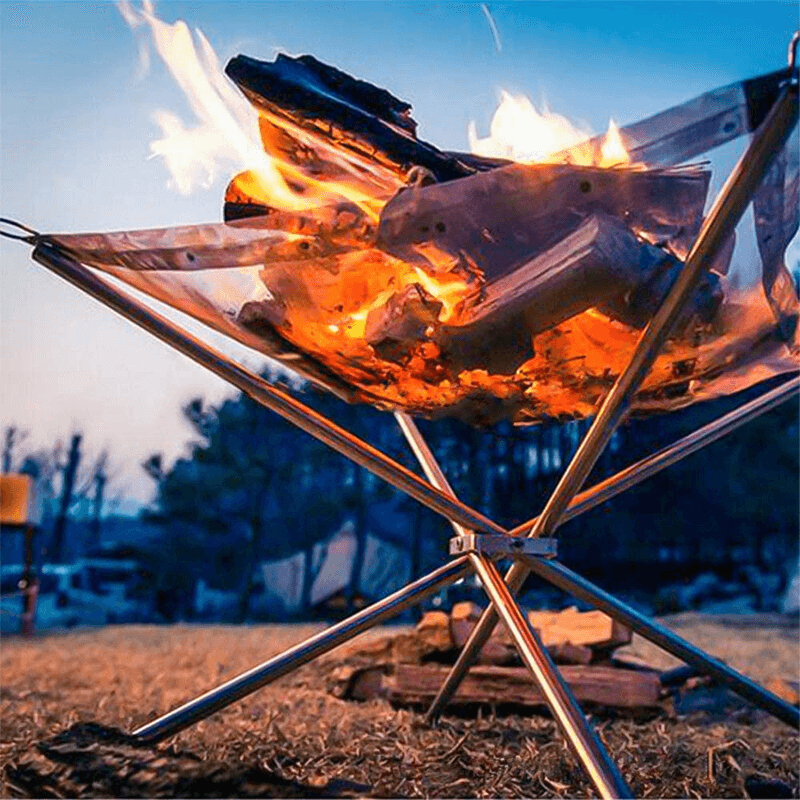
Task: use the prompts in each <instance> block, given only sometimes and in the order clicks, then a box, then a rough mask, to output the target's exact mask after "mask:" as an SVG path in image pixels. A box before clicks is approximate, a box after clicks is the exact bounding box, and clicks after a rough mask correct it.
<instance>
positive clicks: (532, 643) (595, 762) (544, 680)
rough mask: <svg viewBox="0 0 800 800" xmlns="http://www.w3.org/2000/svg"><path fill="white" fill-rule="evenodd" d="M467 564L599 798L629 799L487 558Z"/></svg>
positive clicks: (472, 559)
mask: <svg viewBox="0 0 800 800" xmlns="http://www.w3.org/2000/svg"><path fill="white" fill-rule="evenodd" d="M470 563H471V564H472V567H473V569H474V570H475V572H476V574H477V575H478V577H479V578H480V580H481V583H482V584H483V589H484V591H485V592H486V594H487V595H488V597H489V599H490V600H491V601H492V606H493V607H494V608H496V609H497V610H498V611H499V613H500V617H501V618H502V620H503V622H505V624H506V627H507V628H508V631H509V633H510V634H511V638H512V639H513V640H514V644H515V645H516V647H517V650H518V651H519V654H520V657H521V658H522V660H523V662H524V663H525V666H526V667H527V668H528V670H529V671H530V673H531V675H532V676H533V678H534V681H535V682H536V684H537V686H538V687H539V688H540V689H541V691H542V694H543V695H544V699H545V701H546V702H547V705H548V707H549V708H550V710H551V712H552V713H553V716H554V717H555V720H556V723H557V724H558V726H559V728H561V730H562V732H563V733H564V735H565V736H566V739H567V743H568V744H569V746H570V749H571V750H572V752H573V753H574V754H575V757H576V758H577V759H578V762H579V763H580V765H581V766H582V767H583V769H584V772H585V773H586V776H587V777H588V778H589V780H590V781H591V782H592V785H593V786H594V788H595V789H596V790H597V793H598V794H599V795H600V797H605V798H610V797H633V794H632V792H631V790H630V789H629V788H628V785H627V784H626V783H625V779H624V778H623V777H622V775H621V774H620V772H619V770H618V769H617V766H616V765H615V764H614V762H613V761H612V760H611V756H610V755H609V754H608V752H607V751H606V749H605V747H603V745H602V743H601V742H600V740H599V739H598V738H597V735H596V734H595V732H594V731H593V730H592V729H591V727H590V726H589V723H588V722H587V720H586V717H584V715H583V711H582V710H581V707H580V706H579V705H578V702H577V701H576V700H575V697H574V696H573V694H572V692H571V691H570V688H569V686H567V684H566V682H565V681H564V678H563V677H562V676H561V673H560V672H559V671H558V668H557V667H556V665H555V664H554V663H553V660H552V659H551V658H550V655H549V654H548V652H547V650H546V649H545V647H544V645H543V644H542V642H541V640H540V639H539V637H538V636H536V634H535V633H534V631H533V630H532V629H531V627H530V625H529V624H528V621H527V620H526V619H525V617H524V616H523V615H522V612H521V611H520V609H519V606H518V605H517V603H516V601H515V600H514V598H513V596H512V595H511V592H509V591H508V586H507V585H506V583H505V581H504V580H503V578H502V577H501V575H500V573H499V572H498V571H497V567H496V566H495V565H494V564H493V563H492V562H491V561H490V560H489V559H488V558H486V557H485V556H481V555H479V554H477V553H471V554H470Z"/></svg>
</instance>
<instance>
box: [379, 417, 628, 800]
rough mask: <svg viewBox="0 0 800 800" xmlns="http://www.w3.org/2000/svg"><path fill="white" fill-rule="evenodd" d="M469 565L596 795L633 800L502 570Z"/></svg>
mask: <svg viewBox="0 0 800 800" xmlns="http://www.w3.org/2000/svg"><path fill="white" fill-rule="evenodd" d="M395 419H396V420H397V423H398V425H399V426H400V429H401V430H402V431H403V435H404V436H405V437H406V440H407V441H408V444H409V445H410V447H411V449H412V450H413V452H414V455H415V456H416V457H417V459H418V461H419V463H420V465H421V466H422V469H423V471H424V472H425V475H426V476H427V478H428V480H429V481H430V482H431V483H433V484H434V485H435V486H436V487H437V488H439V489H442V490H443V491H445V492H448V493H453V489H452V487H451V486H450V484H449V482H448V481H447V477H446V476H445V474H444V472H443V471H442V468H441V467H440V466H439V463H438V461H437V460H436V457H435V456H434V455H433V452H432V451H431V449H430V447H429V446H428V443H427V442H426V441H425V438H424V437H423V436H422V433H421V432H420V430H419V428H418V427H417V425H416V423H415V422H414V420H412V419H411V418H410V417H409V416H408V415H407V414H404V413H402V412H396V413H395ZM454 496H455V495H454ZM451 525H452V526H453V530H455V532H456V534H459V535H461V536H464V535H468V534H469V533H470V531H467V530H465V529H464V528H463V527H462V526H461V525H459V524H458V523H457V522H451ZM469 559H470V563H471V564H472V568H473V570H475V573H476V574H477V575H478V577H479V578H480V580H481V583H482V585H483V589H484V591H485V592H486V594H487V595H488V597H489V599H490V600H491V602H492V604H493V605H494V607H495V608H497V609H499V612H500V615H501V617H502V618H503V621H504V622H505V623H506V626H507V627H508V630H509V631H510V633H511V636H512V638H513V639H514V644H515V645H516V647H517V650H518V651H519V654H520V657H521V658H522V661H523V663H524V664H525V666H526V667H527V668H528V670H529V671H530V673H531V676H532V677H533V680H534V682H535V683H536V685H537V686H538V687H539V688H540V689H541V691H542V695H543V696H544V699H545V702H546V703H547V705H548V707H549V708H550V710H551V712H552V713H553V717H554V718H555V720H556V724H557V725H558V726H559V728H560V729H561V731H562V732H563V733H564V736H565V737H566V739H567V743H568V744H569V747H570V749H571V750H572V752H573V753H574V755H575V757H576V758H577V760H578V762H579V763H580V764H581V766H582V767H583V769H584V771H585V773H586V776H587V777H588V778H589V780H590V781H591V782H592V784H593V786H594V787H595V789H596V790H597V793H598V794H599V795H600V797H604V798H611V797H632V796H633V795H632V794H631V791H630V789H629V788H628V786H627V784H626V783H625V780H624V779H623V777H622V775H621V774H620V772H619V770H618V769H617V767H616V765H615V764H614V762H613V761H612V760H611V757H610V756H609V754H608V753H607V752H606V750H605V748H604V747H603V745H602V744H601V742H600V740H599V739H598V738H597V736H596V734H595V733H594V731H593V730H592V729H591V727H590V725H589V723H588V722H587V721H586V718H585V717H584V715H583V711H582V710H581V708H580V706H579V705H578V702H577V700H576V699H575V697H574V696H573V694H572V692H571V691H570V688H569V686H567V684H566V682H565V681H564V679H563V677H562V676H561V673H560V672H559V671H558V668H557V667H556V665H555V664H554V663H553V660H552V659H551V658H550V655H549V654H548V652H547V650H546V649H545V647H544V645H543V644H542V642H541V640H540V639H539V637H538V636H536V634H535V632H534V631H533V630H531V627H530V625H529V624H528V622H527V620H526V619H525V617H524V616H523V615H522V612H521V611H520V609H519V606H518V605H517V603H516V601H515V600H514V598H513V597H512V596H511V593H510V592H509V591H508V587H507V586H506V584H505V583H504V582H503V579H502V578H501V577H500V573H499V572H498V571H497V567H495V565H494V564H493V563H492V561H491V560H490V559H489V558H487V557H486V556H484V555H482V554H480V553H476V552H471V553H470V554H469Z"/></svg>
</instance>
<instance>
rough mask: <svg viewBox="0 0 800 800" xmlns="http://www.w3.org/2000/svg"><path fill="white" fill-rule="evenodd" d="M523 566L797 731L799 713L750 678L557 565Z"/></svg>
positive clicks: (542, 562)
mask: <svg viewBox="0 0 800 800" xmlns="http://www.w3.org/2000/svg"><path fill="white" fill-rule="evenodd" d="M526 563H527V565H528V568H529V569H530V570H531V571H532V572H534V573H535V574H536V575H538V576H539V577H541V578H544V580H546V581H547V582H548V583H551V584H553V585H554V586H558V587H559V588H560V589H563V590H564V591H565V592H569V593H570V594H571V595H573V596H574V597H577V598H579V599H580V600H584V601H585V602H587V603H590V604H591V605H593V606H595V608H599V609H600V610H601V611H604V612H605V613H606V614H608V615H609V616H610V617H613V618H614V619H617V620H619V621H620V622H622V623H623V624H625V625H627V626H628V627H630V628H632V629H633V630H635V631H636V632H637V633H638V634H641V635H642V636H644V637H645V639H649V640H650V641H651V642H653V643H654V644H657V645H658V646H659V647H661V648H663V649H664V650H666V651H667V652H668V653H672V655H674V656H675V657H676V658H680V659H681V661H685V662H686V663H687V664H691V665H692V666H693V667H696V668H697V669H698V670H699V671H700V672H702V673H703V674H705V675H711V676H712V677H713V678H715V679H716V680H718V681H719V682H720V683H722V684H724V685H725V686H727V687H728V688H730V689H731V690H733V691H734V692H736V693H737V694H738V695H740V696H741V697H743V698H744V699H745V700H748V701H750V702H751V703H753V705H755V706H758V707H759V708H763V709H764V710H765V711H768V712H769V713H770V714H772V715H773V716H775V717H777V718H778V719H780V720H782V721H783V722H785V723H786V724H787V725H791V726H792V727H794V728H798V727H800V709H798V708H796V707H795V706H791V705H789V704H788V703H786V702H784V701H783V700H781V699H780V698H779V697H776V696H775V695H774V694H772V693H771V692H768V691H767V690H766V689H764V688H762V687H761V686H759V685H758V684H757V683H755V682H753V681H751V680H750V679H749V678H746V677H745V676H744V675H740V674H739V673H738V672H736V670H734V669H731V668H730V667H729V666H728V665H727V664H724V663H723V662H722V661H720V660H719V659H716V658H713V657H712V656H710V655H708V653H705V652H704V651H703V650H701V649H700V648H699V647H695V646H694V645H693V644H692V643H691V642H687V641H686V640H685V639H682V638H681V637H680V636H678V635H677V634H675V633H673V632H672V631H670V630H668V629H667V628H664V627H663V626H662V625H659V624H658V623H657V622H653V620H651V619H648V618H647V617H646V616H644V615H643V614H640V613H639V612H638V611H635V610H634V609H632V608H631V607H630V606H628V605H626V604H625V603H623V602H622V601H621V600H618V599H617V598H616V597H614V596H613V595H611V594H609V593H608V592H604V591H603V590H602V589H601V588H600V587H599V586H595V585H594V584H593V583H591V582H590V581H587V580H586V579H585V578H582V577H581V576H580V575H578V574H577V573H575V572H573V571H572V570H571V569H568V568H567V567H565V566H564V565H563V564H560V563H559V562H558V561H546V560H545V559H541V558H527V559H526Z"/></svg>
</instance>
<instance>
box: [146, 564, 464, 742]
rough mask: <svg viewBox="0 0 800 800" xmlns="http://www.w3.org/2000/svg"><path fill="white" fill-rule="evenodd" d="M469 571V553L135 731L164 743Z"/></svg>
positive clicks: (151, 740)
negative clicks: (163, 740) (165, 740)
mask: <svg viewBox="0 0 800 800" xmlns="http://www.w3.org/2000/svg"><path fill="white" fill-rule="evenodd" d="M469 572H470V566H469V560H468V558H467V556H463V557H461V558H456V559H454V560H453V561H451V562H450V563H449V564H446V565H445V566H443V567H439V569H437V570H434V571H433V572H431V573H430V574H429V575H426V576H425V577H424V578H420V579H419V580H417V581H414V582H413V583H410V584H409V585H408V586H405V587H404V588H402V589H401V590H400V591H398V592H395V593H394V594H391V595H389V596H388V597H386V598H385V599H383V600H381V601H380V602H378V603H375V604H374V605H371V606H369V607H368V608H365V609H364V610H363V611H359V612H358V613H357V614H354V615H353V616H352V617H349V618H348V619H346V620H343V621H342V622H339V623H338V624H336V625H333V626H332V627H330V628H327V629H326V630H324V631H321V632H320V633H318V634H317V635H316V636H312V637H311V638H310V639H306V641H304V642H301V643H300V644H297V645H295V646H294V647H292V648H290V649H289V650H286V651H285V652H284V653H281V654H280V655H278V656H275V657H274V658H271V659H269V661H265V662H264V663H263V664H259V665H258V666H257V667H254V668H253V669H251V670H249V671H248V672H244V673H242V674H241V675H238V676H237V677H235V678H232V679H231V680H229V681H228V682H227V683H223V684H222V686H218V687H217V688H216V689H212V690H211V691H210V692H206V694H204V695H201V696H200V697H198V698H196V699H194V700H191V701H189V702H188V703H186V704H184V705H182V706H180V708H176V709H175V710H174V711H170V712H169V713H168V714H165V715H164V716H163V717H159V718H158V719H156V720H153V722H148V723H147V725H143V726H142V727H141V728H138V729H137V730H135V731H134V732H133V735H134V736H137V737H139V738H140V739H142V741H145V742H160V741H161V740H162V739H166V738H168V737H170V736H174V735H175V734H176V733H179V732H180V731H182V730H183V729H184V728H188V727H189V726H190V725H193V724H194V723H195V722H199V721H200V720H201V719H205V718H206V717H208V716H209V715H211V714H213V713H214V712H215V711H219V710H220V709H222V708H225V707H226V706H229V705H230V704H231V703H235V702H236V701H237V700H241V699H242V698H243V697H245V696H247V695H248V694H251V693H252V692H254V691H256V689H260V688H261V687H262V686H266V685H267V684H268V683H272V681H274V680H277V679H278V678H280V677H281V676H283V675H286V674H287V673H289V672H291V671H292V670H294V669H296V668H297V667H299V666H301V665H303V664H306V663H308V662H309V661H311V660H313V659H315V658H316V657H317V656H320V655H322V654H323V653H327V652H328V651H329V650H332V649H333V648H334V647H338V646H339V645H340V644H343V643H344V642H346V641H348V640H349V639H352V638H353V637H354V636H357V635H358V634H359V633H363V632H364V631H366V630H368V629H369V628H371V627H373V626H374V625H377V624H379V623H381V622H383V621H385V620H387V619H390V618H391V617H393V616H395V615H397V614H399V613H400V612H401V611H403V610H404V609H406V608H408V607H409V606H412V605H414V604H415V603H419V602H420V601H421V600H423V599H424V598H425V597H427V596H428V595H430V594H433V593H434V592H436V591H438V590H439V589H441V588H442V587H444V586H447V585H449V584H451V583H454V582H455V581H457V580H458V579H459V578H463V577H464V576H465V575H467V574H468V573H469Z"/></svg>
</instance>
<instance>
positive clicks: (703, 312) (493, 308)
mask: <svg viewBox="0 0 800 800" xmlns="http://www.w3.org/2000/svg"><path fill="white" fill-rule="evenodd" d="M680 266H681V265H680V262H679V261H678V260H677V259H676V258H674V257H673V256H670V255H669V254H668V253H667V252H665V251H664V250H662V249H661V248H658V247H655V246H653V245H649V244H646V243H644V242H641V241H640V240H639V239H637V238H636V236H634V235H633V233H631V231H630V230H629V229H628V228H627V227H626V226H625V225H624V224H623V223H622V222H620V221H619V220H617V219H616V218H614V217H610V216H608V215H607V214H602V213H597V214H593V215H592V216H590V217H589V218H588V219H586V220H585V221H584V222H583V223H582V224H580V225H579V226H578V227H577V229H576V230H575V231H574V232H573V233H571V234H570V235H568V236H566V237H565V238H562V239H560V240H559V241H557V242H556V243H555V244H554V245H553V246H552V247H550V248H549V249H547V250H546V251H544V252H543V253H541V254H539V255H538V256H536V257H535V258H533V259H531V260H530V261H527V262H526V263H524V264H522V265H521V266H518V267H516V268H515V269H514V270H513V271H511V272H506V273H504V274H503V273H501V274H500V277H498V278H497V279H495V280H492V281H491V282H489V283H488V284H487V285H486V286H485V287H484V289H483V291H482V293H481V294H482V296H481V298H480V300H479V301H478V302H477V303H475V304H474V305H473V306H472V308H470V309H469V310H468V311H466V312H464V313H462V314H461V315H460V318H459V320H458V324H456V325H440V324H438V314H439V311H440V310H441V303H437V302H436V300H435V298H433V297H432V296H430V295H429V294H427V293H426V292H425V291H424V290H423V289H422V287H420V286H418V285H414V286H413V287H407V288H406V289H404V290H402V291H401V292H398V293H397V294H395V295H393V296H392V297H391V298H389V300H388V301H387V302H386V304H385V305H384V306H382V307H381V308H378V309H376V310H374V311H373V312H371V314H370V316H369V317H368V320H367V329H366V334H365V335H366V339H367V341H368V342H369V344H371V345H372V346H373V347H374V348H375V350H376V351H377V352H378V353H380V354H381V356H382V357H384V358H390V359H392V360H401V359H402V358H404V357H406V356H408V355H410V352H411V349H412V348H413V347H414V346H415V345H416V344H417V343H418V342H421V341H425V340H428V339H429V340H431V341H433V342H434V343H435V344H436V345H437V347H438V349H439V351H440V352H441V354H442V356H443V358H444V359H445V360H446V361H447V362H448V363H449V364H450V365H451V367H453V368H454V369H456V370H462V369H475V368H484V369H488V370H489V371H490V372H494V373H497V374H513V373H514V372H515V371H516V370H517V369H518V367H519V366H520V365H521V364H522V363H523V362H524V361H526V360H527V359H529V358H531V357H532V356H533V354H534V351H533V337H534V336H535V335H536V334H538V333H541V332H542V331H545V330H548V329H550V328H553V327H555V326H556V325H558V324H559V323H561V322H563V321H564V320H566V319H569V318H570V317H573V316H575V315H576V314H579V313H580V312H582V311H585V310H587V309H589V308H592V307H597V306H599V307H601V308H603V310H604V311H607V312H608V313H609V315H610V316H612V317H613V318H616V319H620V318H624V319H625V321H626V322H628V323H629V324H637V323H638V326H642V325H644V324H646V322H647V320H648V319H649V318H650V314H651V313H652V310H653V309H654V308H655V307H656V306H657V305H658V303H660V302H661V300H662V299H663V297H664V296H665V295H666V293H667V291H668V290H669V288H670V287H671V285H672V283H673V281H674V279H675V278H676V277H677V274H678V271H679V270H680ZM720 301H721V293H720V292H719V290H718V284H717V280H716V277H715V276H713V275H709V276H708V277H707V279H706V281H705V283H704V284H703V287H702V288H701V289H700V290H699V291H698V292H697V294H696V296H695V302H694V304H693V305H692V306H691V307H690V308H688V309H687V311H686V312H685V313H684V321H688V319H689V318H690V317H691V316H693V315H695V314H698V315H699V316H700V318H701V319H702V320H703V321H706V322H707V321H709V320H710V319H711V318H712V317H713V315H714V313H715V312H716V310H717V307H718V305H719V302H720Z"/></svg>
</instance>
